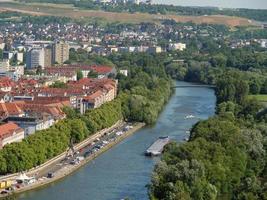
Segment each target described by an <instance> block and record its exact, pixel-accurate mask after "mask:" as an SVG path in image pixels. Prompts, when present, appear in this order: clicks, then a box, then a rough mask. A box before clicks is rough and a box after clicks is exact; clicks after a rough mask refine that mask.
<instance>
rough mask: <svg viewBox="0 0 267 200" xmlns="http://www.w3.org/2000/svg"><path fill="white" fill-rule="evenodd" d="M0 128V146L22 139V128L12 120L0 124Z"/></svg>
mask: <svg viewBox="0 0 267 200" xmlns="http://www.w3.org/2000/svg"><path fill="white" fill-rule="evenodd" d="M0 130H1V131H0V148H3V147H4V146H5V145H7V144H10V143H13V142H20V141H22V140H23V139H24V130H23V129H22V128H20V127H19V126H18V125H17V124H15V123H13V122H9V123H6V124H3V125H0Z"/></svg>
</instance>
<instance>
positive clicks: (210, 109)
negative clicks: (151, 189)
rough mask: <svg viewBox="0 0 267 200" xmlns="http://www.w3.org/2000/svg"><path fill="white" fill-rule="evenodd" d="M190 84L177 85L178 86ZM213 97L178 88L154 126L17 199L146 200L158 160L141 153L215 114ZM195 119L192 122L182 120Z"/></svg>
mask: <svg viewBox="0 0 267 200" xmlns="http://www.w3.org/2000/svg"><path fill="white" fill-rule="evenodd" d="M185 84H186V85H190V83H184V82H177V85H185ZM215 101H216V97H215V95H214V91H213V90H212V89H208V88H204V87H203V88H177V89H176V92H175V94H174V95H173V96H172V97H171V99H170V101H169V102H168V104H167V105H166V107H165V108H164V110H163V112H162V113H161V115H160V116H159V119H158V121H157V123H156V124H155V125H154V126H152V127H146V128H143V129H141V130H139V131H138V132H136V133H135V134H134V135H132V136H130V137H129V138H127V139H125V140H124V141H123V142H121V143H120V144H118V145H117V146H115V147H113V148H112V149H110V150H109V151H107V152H105V153H104V154H102V155H101V156H99V157H98V158H96V159H95V160H94V161H93V162H91V163H88V164H87V165H86V166H84V167H83V168H81V169H80V170H78V171H77V172H75V173H74V174H72V175H71V176H68V177H66V178H65V179H63V180H62V181H60V182H57V183H54V184H52V185H49V186H47V187H45V188H42V189H38V190H35V191H30V192H27V193H24V194H21V195H20V196H19V199H21V200H120V199H122V198H125V197H129V198H130V199H132V200H147V199H148V196H147V188H146V185H147V184H148V183H149V182H150V177H151V172H152V170H153V167H154V165H155V163H156V162H158V160H159V158H148V157H145V156H144V155H143V153H144V151H145V150H146V149H147V148H148V147H149V146H150V145H151V144H152V143H153V142H154V141H155V140H157V138H158V137H159V136H167V135H168V136H170V137H171V138H172V139H173V140H176V141H177V142H182V141H183V140H184V138H186V137H188V134H187V133H186V131H187V130H189V129H190V128H191V127H192V125H193V124H194V123H196V122H197V121H198V120H199V119H206V118H208V117H209V116H212V115H213V114H214V110H215ZM187 115H194V116H196V118H194V119H185V116H187Z"/></svg>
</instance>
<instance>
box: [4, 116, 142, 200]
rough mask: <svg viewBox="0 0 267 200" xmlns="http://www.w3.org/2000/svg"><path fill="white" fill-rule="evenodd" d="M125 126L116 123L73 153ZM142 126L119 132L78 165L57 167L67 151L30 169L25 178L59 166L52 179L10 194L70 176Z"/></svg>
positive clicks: (138, 125) (11, 178)
mask: <svg viewBox="0 0 267 200" xmlns="http://www.w3.org/2000/svg"><path fill="white" fill-rule="evenodd" d="M125 124H126V123H125V122H123V121H118V122H117V123H116V124H114V125H113V126H112V127H110V128H107V129H103V130H101V131H99V132H98V133H96V134H94V135H92V136H91V137H89V138H88V139H86V140H84V141H83V142H81V143H79V144H77V145H75V147H74V149H75V151H79V150H81V149H83V148H85V147H86V146H88V145H90V144H91V143H92V142H93V141H95V140H97V139H99V138H101V137H103V136H104V135H106V134H107V133H109V132H111V131H114V130H119V131H120V129H122V127H123V126H124V125H125ZM144 126H145V124H144V123H135V124H133V126H132V128H131V129H129V130H127V131H125V132H121V133H122V134H120V135H118V136H117V137H116V138H114V140H113V141H111V142H110V143H108V144H107V145H105V146H103V148H101V149H99V151H97V152H94V153H93V154H91V155H90V156H88V157H86V158H85V159H84V160H83V161H81V162H79V163H78V164H75V165H71V164H67V165H62V166H59V163H60V162H61V161H62V160H63V159H64V158H65V156H66V153H67V151H65V152H64V153H62V154H60V155H59V156H57V157H55V158H53V159H51V160H49V161H47V162H46V163H44V164H43V165H40V166H38V167H36V168H34V169H31V170H29V171H28V172H26V175H27V176H35V175H36V174H38V176H40V175H45V174H46V173H47V171H50V170H51V169H53V167H55V166H59V167H58V169H56V170H55V171H53V173H54V176H53V177H52V178H46V177H45V178H44V177H43V178H39V179H37V180H36V182H35V183H32V184H29V185H25V186H23V187H20V188H16V189H14V191H13V192H12V194H16V193H22V192H25V191H28V190H33V189H36V188H39V187H43V186H45V185H47V184H50V183H53V182H55V181H58V180H60V179H62V178H64V177H65V176H68V175H70V174H72V173H73V172H75V171H76V170H78V169H79V168H80V167H82V166H84V165H85V164H86V163H88V162H90V161H92V160H93V159H95V158H96V157H97V156H99V155H100V154H102V153H104V152H105V151H107V150H108V149H110V148H111V147H113V146H114V145H116V144H118V143H119V142H121V141H122V140H124V139H125V138H127V137H128V136H130V135H132V134H133V133H134V132H136V131H137V130H139V129H141V128H142V127H144ZM19 175H20V173H16V174H11V175H7V176H2V177H1V178H0V180H1V181H3V180H16V178H17V177H18V176H19ZM8 195H10V194H3V195H0V198H2V197H5V196H8Z"/></svg>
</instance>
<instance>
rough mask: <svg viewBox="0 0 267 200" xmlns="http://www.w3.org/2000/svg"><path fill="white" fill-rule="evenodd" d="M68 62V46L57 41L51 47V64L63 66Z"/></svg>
mask: <svg viewBox="0 0 267 200" xmlns="http://www.w3.org/2000/svg"><path fill="white" fill-rule="evenodd" d="M67 60H69V44H68V43H66V42H63V41H57V42H55V43H54V44H53V45H52V63H53V64H59V65H62V64H64V62H65V61H67Z"/></svg>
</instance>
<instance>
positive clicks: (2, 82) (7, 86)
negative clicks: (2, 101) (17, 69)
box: [0, 77, 15, 92]
mask: <svg viewBox="0 0 267 200" xmlns="http://www.w3.org/2000/svg"><path fill="white" fill-rule="evenodd" d="M14 85H15V84H14V82H13V81H12V80H11V79H10V78H8V77H0V91H2V92H10V91H11V89H12V87H13V86H14Z"/></svg>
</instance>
